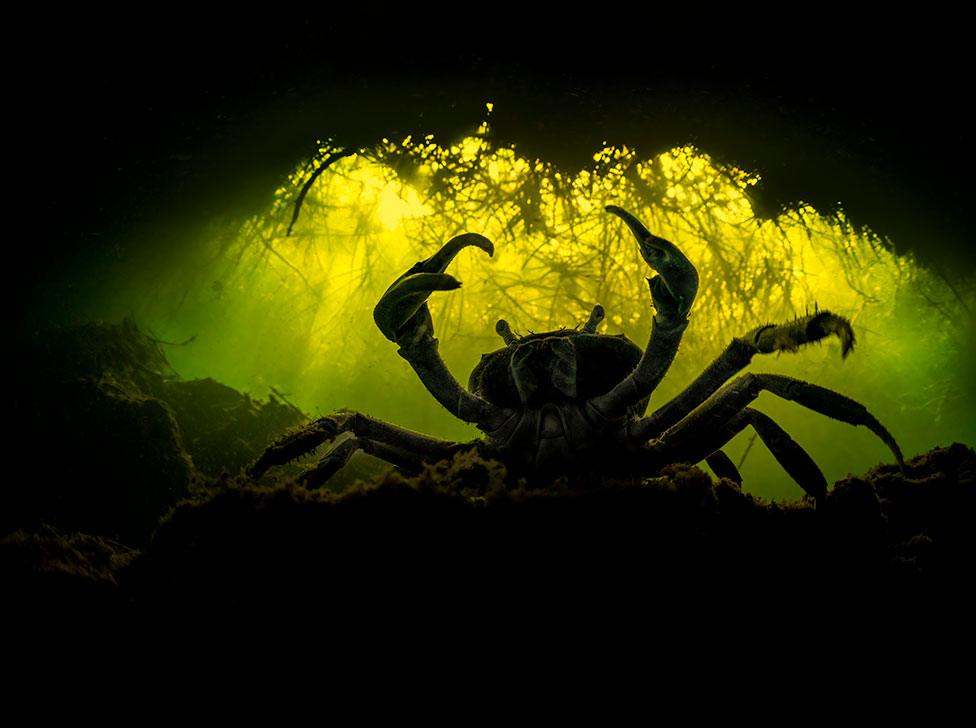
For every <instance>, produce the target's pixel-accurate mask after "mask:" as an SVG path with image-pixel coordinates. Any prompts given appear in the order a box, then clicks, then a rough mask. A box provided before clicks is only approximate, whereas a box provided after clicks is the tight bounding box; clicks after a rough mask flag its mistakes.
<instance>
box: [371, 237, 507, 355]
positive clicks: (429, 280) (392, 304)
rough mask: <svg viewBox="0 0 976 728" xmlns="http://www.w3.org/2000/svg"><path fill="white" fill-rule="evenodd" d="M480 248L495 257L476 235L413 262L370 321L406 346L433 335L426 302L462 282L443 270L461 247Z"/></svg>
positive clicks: (488, 244)
mask: <svg viewBox="0 0 976 728" xmlns="http://www.w3.org/2000/svg"><path fill="white" fill-rule="evenodd" d="M467 247H475V248H481V249H482V250H484V251H485V252H486V253H488V255H489V256H491V255H494V253H495V247H494V246H493V245H492V244H491V241H490V240H488V238H486V237H484V236H483V235H479V234H477V233H464V234H462V235H458V236H456V237H454V238H451V239H450V240H448V241H447V242H446V243H445V244H444V246H443V247H442V248H441V249H440V250H438V251H437V252H436V253H434V255H432V256H431V257H430V258H428V259H427V260H422V261H420V262H419V263H416V264H415V265H414V266H413V267H412V268H410V270H408V271H407V272H406V273H404V274H403V275H402V276H400V277H399V278H397V279H396V280H395V281H393V283H392V285H390V287H389V288H387V289H386V293H384V294H383V296H382V298H380V300H379V303H377V304H376V308H374V309H373V320H374V321H375V322H376V325H377V327H379V330H380V331H381V332H382V333H383V336H385V337H386V338H387V339H389V340H390V341H392V342H394V343H397V344H401V345H403V344H406V343H410V342H415V341H417V340H418V339H419V338H420V337H422V336H423V335H424V334H429V335H433V329H434V327H433V323H432V321H431V318H430V311H429V310H428V309H427V299H428V298H430V294H431V293H433V292H434V291H452V290H454V289H456V288H460V287H461V281H459V280H457V279H456V278H454V277H453V276H449V275H447V274H446V273H445V272H444V271H445V270H446V269H447V266H448V265H450V263H451V261H452V260H454V258H455V257H456V256H457V254H458V253H460V252H461V251H462V250H463V249H464V248H467Z"/></svg>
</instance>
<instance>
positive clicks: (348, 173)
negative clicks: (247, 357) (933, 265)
mask: <svg viewBox="0 0 976 728" xmlns="http://www.w3.org/2000/svg"><path fill="white" fill-rule="evenodd" d="M492 108H493V107H492V104H491V102H488V103H487V104H486V109H487V110H488V112H489V113H490V112H491V111H492ZM487 131H488V127H487V125H486V124H484V125H482V127H481V128H479V130H478V132H477V133H476V134H474V135H472V136H470V137H468V138H465V139H460V140H455V141H454V142H453V143H452V144H449V145H443V144H441V143H439V142H437V141H435V140H434V137H433V136H432V135H426V136H424V137H423V138H409V137H408V138H406V139H403V140H401V141H397V140H384V141H383V143H382V144H381V145H379V146H378V147H376V148H374V149H371V150H369V151H368V152H364V153H363V154H359V155H353V156H350V157H346V158H343V159H340V160H338V161H337V162H335V163H334V164H333V165H332V166H331V167H330V168H329V169H328V170H327V171H326V172H325V173H324V174H322V175H321V176H319V177H318V178H317V180H316V182H315V184H314V186H313V187H312V189H311V190H310V192H309V194H308V196H307V198H306V200H305V204H304V206H303V208H302V212H301V217H300V219H299V221H298V224H297V225H296V226H295V229H294V232H293V233H292V234H291V235H290V236H289V235H286V234H285V233H286V230H287V227H288V222H289V221H290V218H291V215H292V211H293V208H294V202H295V198H296V196H297V191H298V190H299V189H300V188H301V187H302V185H303V184H304V183H305V180H307V179H308V177H309V175H310V174H311V173H312V171H313V170H314V169H315V163H314V162H313V161H310V162H309V163H308V164H306V165H304V166H303V167H302V168H301V169H299V170H296V172H295V173H294V174H293V175H292V176H291V178H290V180H289V182H288V184H287V185H285V186H284V187H282V189H281V190H279V191H278V194H277V198H276V202H275V205H274V206H273V208H272V209H271V210H270V211H269V212H268V214H266V215H264V216H261V217H259V218H255V219H253V220H250V221H249V222H248V223H247V225H245V226H244V227H243V228H242V229H241V230H240V232H239V234H238V235H237V236H236V238H235V239H234V241H233V243H231V244H227V243H226V242H225V241H220V243H219V244H220V245H221V246H223V247H222V248H221V249H220V252H221V255H224V256H225V258H224V259H226V260H227V261H228V262H227V264H226V265H227V271H226V272H224V273H222V276H223V278H222V280H224V283H225V285H226V287H227V290H228V291H236V292H237V295H239V299H238V300H237V301H236V302H235V303H236V305H238V306H239V307H240V309H241V311H243V312H248V311H250V312H251V313H250V314H247V315H252V316H253V318H255V319H256V318H261V319H267V320H269V321H275V322H277V323H276V327H275V329H274V331H273V332H272V333H271V334H269V335H268V336H269V341H270V342H271V343H270V344H267V345H262V346H260V347H258V346H256V347H255V350H256V351H264V350H265V349H269V348H270V349H271V350H273V355H272V354H271V353H269V354H268V359H267V360H266V361H265V360H262V361H261V366H260V367H259V369H260V371H261V372H262V376H268V377H271V378H272V380H275V378H276V377H277V380H283V381H294V382H296V384H295V387H296V388H300V389H301V391H303V392H305V393H306V394H305V397H306V402H307V403H308V404H307V405H306V406H308V407H309V409H310V410H311V409H313V408H314V407H321V408H322V409H325V410H328V409H335V408H337V407H342V406H347V407H356V408H362V409H365V410H366V411H369V412H371V413H373V414H376V415H377V416H382V417H386V418H388V419H391V420H392V421H395V422H397V423H398V424H402V425H405V426H410V427H414V428H416V429H419V430H424V431H427V432H431V433H432V434H439V435H441V436H447V437H461V438H467V437H471V436H474V434H475V433H473V432H472V431H471V430H470V429H469V428H466V427H465V426H463V425H460V424H458V423H456V422H454V421H453V420H451V419H450V418H449V417H448V416H447V415H445V414H444V413H443V412H441V411H440V410H438V408H437V407H436V406H433V405H431V406H429V407H428V406H426V404H429V402H428V400H429V397H428V396H427V393H426V392H425V390H424V389H423V387H422V385H421V384H420V383H419V382H417V381H416V378H415V377H413V376H412V372H411V371H410V370H409V367H406V365H404V364H403V362H402V361H400V360H399V359H398V358H397V357H396V356H395V353H394V352H395V347H393V346H392V345H391V344H390V343H389V342H387V341H386V340H385V339H383V337H382V336H381V335H380V333H379V332H378V331H377V330H376V327H375V326H374V324H373V322H372V319H371V311H372V308H373V306H374V305H375V303H376V301H377V299H378V298H379V297H380V295H382V293H383V291H384V290H385V289H386V287H387V286H388V285H389V284H390V282H391V281H393V280H394V279H395V278H396V277H398V276H399V275H400V274H402V273H403V272H404V271H405V270H407V268H409V266H411V265H412V264H413V263H415V262H416V261H417V260H421V259H424V258H427V257H429V256H430V255H431V254H432V253H433V252H434V251H436V250H437V249H438V248H439V247H440V245H442V244H443V243H444V242H445V241H446V240H448V239H449V238H451V237H452V236H454V235H457V234H458V233H461V232H465V231H472V232H478V233H481V234H483V235H486V236H487V237H488V238H489V239H491V240H492V241H493V242H494V243H495V249H496V253H495V256H494V257H493V258H489V257H487V256H485V255H484V254H483V253H482V252H481V251H465V252H464V253H462V254H461V255H460V256H458V258H457V260H455V262H454V263H453V264H452V266H451V269H450V271H449V272H450V273H451V274H452V275H454V276H455V277H457V278H458V279H459V280H461V281H463V283H464V286H463V287H462V288H461V289H460V290H458V291H454V292H451V293H449V294H435V295H434V296H433V297H432V298H431V300H430V308H431V313H432V315H433V320H434V326H435V331H436V335H437V338H438V339H439V340H440V342H441V352H442V354H443V355H444V357H445V359H446V360H447V362H448V364H449V366H451V368H452V369H454V370H455V371H456V373H457V375H458V378H459V379H462V380H463V379H464V377H465V373H466V372H468V371H470V369H471V368H472V367H473V366H474V364H475V363H476V362H477V361H478V358H479V356H480V354H481V353H483V352H486V351H490V350H493V349H495V348H497V347H498V346H499V345H500V340H499V339H498V337H497V336H496V334H495V333H494V324H495V321H497V319H498V318H505V319H506V320H508V321H509V322H510V324H511V325H512V327H513V329H515V330H516V331H518V332H521V333H526V332H528V331H545V330H549V329H553V328H557V327H562V326H576V325H578V324H580V323H582V322H583V321H585V320H586V318H587V316H588V314H589V312H590V310H591V308H592V306H593V305H594V304H596V303H600V304H602V305H603V306H604V307H605V308H606V310H607V323H606V324H605V327H604V331H605V332H606V333H620V332H623V333H626V334H627V335H628V336H629V337H630V338H631V339H633V340H634V341H636V342H638V343H639V344H641V345H643V344H644V343H645V342H646V340H647V335H648V332H649V329H650V325H651V317H652V310H651V306H650V297H649V294H648V290H647V285H646V283H645V281H644V279H645V277H646V276H648V275H651V273H650V271H649V270H648V268H647V266H646V264H645V263H644V261H643V260H642V259H641V258H640V256H639V254H638V251H637V247H636V245H635V244H634V241H633V238H632V236H631V235H630V233H629V231H628V230H627V229H626V227H625V226H624V225H623V224H622V223H621V221H620V220H619V219H617V218H616V217H613V216H610V215H607V214H606V213H605V212H604V207H605V206H606V205H608V204H615V205H620V206H621V207H624V208H625V209H628V210H630V211H631V212H633V213H634V214H635V215H637V216H638V217H639V218H640V219H642V220H643V221H644V223H645V224H646V225H647V227H648V228H649V229H650V230H651V231H652V232H654V233H656V234H658V235H660V236H662V237H664V238H667V239H669V240H671V241H672V242H674V243H675V244H676V245H677V246H678V247H679V248H681V249H682V250H683V251H684V252H685V254H686V255H687V256H688V258H689V259H690V260H692V261H693V262H694V264H695V265H696V267H697V268H698V271H699V274H700V277H701V285H700V290H699V296H698V299H697V301H696V303H695V306H694V309H693V311H692V320H691V325H690V326H689V328H688V331H687V333H686V335H685V339H684V341H683V343H682V348H681V351H680V352H679V355H678V357H677V359H676V361H675V363H674V365H673V367H672V370H671V373H670V374H669V375H668V377H667V378H666V379H665V381H664V382H663V383H662V385H661V389H660V391H659V394H658V395H656V397H659V399H658V400H656V401H659V402H660V401H661V400H662V399H663V398H665V397H667V396H669V395H670V394H674V393H676V392H677V391H679V390H680V389H681V387H683V386H684V385H686V384H687V383H688V382H689V381H690V380H691V379H692V378H693V377H694V376H695V375H697V374H698V373H699V372H700V371H701V370H702V368H703V367H704V366H705V365H706V364H707V363H708V362H709V361H710V360H711V359H712V358H714V357H715V356H716V355H717V354H718V353H719V352H720V351H721V349H722V348H723V346H724V345H725V344H726V342H728V341H729V340H730V339H731V338H732V337H733V336H740V335H742V334H743V333H745V332H746V331H749V330H750V329H753V328H755V327H756V326H758V325H761V324H764V323H767V322H776V321H785V320H788V319H791V318H793V316H794V315H796V314H801V315H802V314H803V313H804V311H806V310H807V309H810V310H812V309H813V307H814V305H819V306H820V307H821V308H829V309H830V310H832V311H834V312H836V313H839V314H842V315H844V316H847V317H849V318H850V319H851V320H852V321H853V322H854V324H855V328H856V331H857V335H858V349H857V351H856V353H855V355H854V356H852V357H850V358H849V359H848V360H846V361H844V362H843V364H841V362H840V359H839V351H838V347H837V344H836V343H835V342H833V341H827V342H825V343H824V346H823V347H822V348H817V347H811V348H809V349H807V350H804V351H803V353H802V356H794V357H781V358H775V357H764V358H762V360H761V361H759V362H758V365H759V367H761V370H764V371H778V372H782V373H787V374H790V375H793V376H799V377H801V378H809V379H811V380H813V381H816V382H817V383H819V384H823V385H824V386H830V387H833V388H836V389H839V390H840V391H850V390H849V386H850V383H851V382H852V381H860V382H862V385H861V387H862V389H864V390H865V391H867V395H869V396H866V397H865V398H866V399H869V400H870V401H871V402H872V403H873V408H874V410H875V411H876V414H878V415H879V417H880V418H881V419H882V420H883V421H885V422H886V424H889V426H890V427H892V428H893V429H897V422H898V420H897V417H898V413H911V412H918V411H921V408H923V407H925V406H927V405H928V403H929V402H931V401H933V396H934V395H933V394H932V387H933V386H934V385H933V384H932V383H933V382H941V381H945V380H946V377H949V376H951V372H947V371H944V369H945V367H946V366H948V365H947V364H946V361H949V359H948V358H947V355H946V353H945V352H946V351H948V350H950V349H952V347H955V348H956V349H958V346H959V345H958V344H957V343H955V340H954V339H953V338H952V337H953V335H954V334H953V333H952V332H953V331H954V329H952V328H951V325H952V324H951V322H952V321H953V313H954V312H957V311H959V310H961V309H960V305H961V304H960V303H959V301H957V300H956V299H957V297H956V295H955V294H954V293H953V292H952V291H951V290H950V289H949V288H947V286H946V285H945V283H944V282H943V281H941V280H940V279H939V278H938V277H937V276H935V275H934V274H932V273H931V272H930V271H927V270H925V269H923V268H921V267H919V266H918V265H916V264H915V263H914V261H912V260H911V259H909V258H906V257H903V256H898V255H896V254H895V252H894V251H893V250H892V248H891V247H890V246H888V245H886V244H885V243H884V241H881V240H879V239H878V238H877V237H876V236H874V235H872V234H871V233H870V232H857V231H856V230H855V229H854V228H853V227H852V226H851V225H850V223H849V221H847V220H846V218H845V217H844V216H843V215H842V214H841V215H837V216H833V217H830V216H825V215H821V214H820V213H818V212H817V211H816V210H815V209H813V208H811V207H808V206H807V207H799V208H797V209H795V210H792V211H790V212H786V213H783V214H781V215H779V216H778V217H776V218H775V219H760V218H757V216H756V213H755V210H754V208H753V204H752V201H751V199H750V197H749V191H750V188H751V187H753V186H754V185H755V184H756V183H757V182H758V180H759V178H758V176H757V175H755V174H753V173H751V172H747V171H743V170H740V169H736V168H733V167H729V166H727V165H722V164H719V163H717V162H716V161H715V160H714V159H713V158H711V157H710V156H709V155H708V154H706V153H705V152H703V151H702V150H700V149H696V148H694V147H690V146H685V147H680V148H676V149H672V150H670V151H667V152H665V153H663V154H659V155H656V156H653V157H646V158H645V157H640V156H639V154H638V152H637V151H636V150H634V149H632V148H630V147H627V146H611V145H608V144H606V143H604V145H603V146H602V147H601V148H600V149H598V150H594V152H593V155H592V159H593V163H592V164H591V165H590V166H589V168H587V169H584V170H581V171H579V172H577V173H572V174H570V173H566V172H565V171H560V170H557V169H555V168H554V167H553V166H552V165H550V164H548V163H546V162H545V161H543V160H537V159H532V158H529V157H526V156H524V155H523V154H521V153H520V152H519V151H517V150H516V149H514V148H511V147H498V146H495V145H494V143H493V142H492V141H491V137H490V135H489V134H487ZM329 152H330V147H329V146H328V145H322V149H321V152H320V158H324V157H325V156H326V155H328V153H329ZM228 251H230V252H231V253H232V254H229V255H228V254H227V252H228ZM215 257H217V256H215ZM211 280H212V279H209V280H208V285H209V283H210V281H211ZM208 290H209V289H208ZM226 295H228V296H230V295H231V294H229V293H228V294H226ZM933 301H934V302H935V304H937V305H932V303H931V302H933ZM228 305H229V304H228ZM966 305H969V306H970V307H971V308H972V307H976V301H968V303H967V304H966ZM240 315H241V316H244V315H245V313H241V314H240ZM961 318H963V319H964V318H965V317H964V316H963V317H961ZM282 322H285V323H282ZM910 322H911V323H910ZM282 348H287V349H288V350H289V351H291V352H292V353H291V354H290V355H289V357H288V359H287V362H288V363H287V367H286V365H285V364H283V363H281V364H279V360H280V359H281V357H280V356H278V353H279V350H281V349H282ZM912 352H914V355H913V356H908V354H911V353H912ZM378 370H382V371H383V372H384V377H385V378H386V379H388V380H389V381H390V382H391V383H390V384H387V385H384V387H382V388H381V389H378V388H377V387H376V386H375V385H373V384H371V382H372V381H373V379H372V378H371V377H373V375H374V374H375V372H376V371H378ZM276 372H277V374H276ZM878 372H883V373H884V377H882V378H881V379H879V375H878ZM208 374H209V372H208ZM874 382H882V383H881V384H875V383H874ZM354 383H359V384H357V385H356V386H358V387H359V388H358V389H356V392H357V394H356V400H355V401H353V400H351V399H348V398H347V397H348V396H349V395H348V391H349V387H352V386H353V384H354ZM371 398H372V399H371ZM777 407H779V405H778V404H775V403H774V404H773V405H771V408H772V410H776V408H777ZM772 410H771V413H772ZM792 412H793V411H792V410H790V409H789V408H787V409H786V411H785V412H784V413H781V414H778V415H777V417H778V418H779V417H780V416H782V417H783V418H784V420H783V424H784V426H786V425H788V424H789V421H790V418H791V417H793V418H796V421H801V420H802V422H801V425H800V431H801V432H802V431H804V430H805V429H806V428H807V427H809V426H813V427H820V426H821V425H820V424H816V423H817V422H819V420H816V419H815V420H814V425H808V424H807V419H809V418H807V416H806V415H798V414H795V413H794V414H791V413H792ZM886 417H887V419H886ZM890 423H894V424H890ZM823 426H824V427H826V426H827V425H823ZM787 429H788V430H789V431H790V432H791V433H792V432H793V431H794V430H792V429H790V427H787ZM833 442H834V446H836V447H841V445H838V444H837V443H836V441H833ZM852 442H865V441H862V440H856V439H854V440H852ZM843 446H844V447H846V445H843ZM852 447H854V446H852ZM867 452H868V453H869V455H865V457H868V456H870V457H873V458H875V460H874V461H877V459H880V458H881V457H882V456H883V453H882V452H877V453H874V454H873V455H870V451H867ZM868 464H870V463H868ZM845 467H847V466H846V465H845ZM840 475H843V473H840Z"/></svg>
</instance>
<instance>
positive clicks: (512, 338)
mask: <svg viewBox="0 0 976 728" xmlns="http://www.w3.org/2000/svg"><path fill="white" fill-rule="evenodd" d="M495 333H497V334H498V335H499V336H501V337H502V341H504V342H505V346H511V345H512V344H514V343H516V342H517V341H518V339H519V337H518V336H516V335H515V334H514V333H513V332H512V327H511V326H509V325H508V321H506V320H505V319H498V323H497V324H495Z"/></svg>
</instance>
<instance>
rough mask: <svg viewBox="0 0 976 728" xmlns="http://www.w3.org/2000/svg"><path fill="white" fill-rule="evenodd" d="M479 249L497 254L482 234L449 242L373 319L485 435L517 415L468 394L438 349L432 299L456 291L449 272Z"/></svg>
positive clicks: (454, 410)
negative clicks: (459, 259)
mask: <svg viewBox="0 0 976 728" xmlns="http://www.w3.org/2000/svg"><path fill="white" fill-rule="evenodd" d="M469 246H473V247H476V248H480V249H481V250H484V251H485V252H486V253H488V255H492V254H493V253H494V250H495V249H494V246H492V244H491V242H490V241H489V240H488V239H487V238H485V237H484V236H482V235H478V234H477V233H465V234H463V235H458V236H457V237H454V238H452V239H451V240H449V241H448V242H447V243H446V244H445V245H444V246H443V247H442V248H441V249H440V250H439V251H437V252H436V253H435V254H434V255H433V256H431V257H430V258H428V259H427V260H422V261H420V262H419V263H417V264H415V265H414V266H413V267H412V268H410V270H408V271H407V272H406V273H404V274H403V275H402V276H400V277H399V278H397V279H396V280H395V281H394V282H393V284H392V285H391V286H390V287H389V288H388V289H387V290H386V293H384V294H383V297H382V298H380V300H379V303H377V304H376V308H375V309H374V310H373V320H374V321H375V322H376V325H377V327H379V330H380V331H381V332H382V333H383V335H384V336H385V337H386V338H388V339H389V340H390V341H392V342H394V343H396V344H398V345H399V346H400V349H399V351H398V353H399V354H400V356H402V357H403V358H404V359H405V360H406V361H407V363H408V364H410V366H411V367H413V370H414V371H415V372H416V373H417V376H418V377H420V381H421V382H423V384H424V386H425V387H426V388H427V391H428V392H430V393H431V394H432V395H433V396H434V398H435V399H436V400H437V401H438V402H440V403H441V405H443V406H444V407H445V408H446V409H447V410H448V411H449V412H450V413H451V414H453V415H454V416H455V417H457V418H459V419H461V420H464V421H465V422H473V423H474V424H476V425H477V426H478V427H479V428H480V429H481V430H484V431H485V432H489V433H490V432H494V431H497V430H498V429H499V428H500V427H501V426H502V425H503V424H504V423H505V422H506V421H508V420H509V419H511V417H512V414H513V413H512V412H510V411H509V410H506V409H503V408H500V407H496V406H495V405H493V404H491V403H489V402H487V401H486V400H484V399H482V398H481V397H478V396H476V395H474V394H472V393H471V392H468V391H467V390H466V389H465V388H464V387H462V386H461V385H460V384H459V383H458V381H457V380H456V379H455V378H454V375H452V374H451V372H450V370H448V368H447V365H446V364H445V363H444V360H443V359H441V356H440V354H439V353H438V351H437V339H435V338H434V323H433V321H432V320H431V317H430V310H429V309H428V308H427V299H428V298H430V294H431V293H433V292H434V291H450V290H453V289H456V288H459V287H460V286H461V282H460V281H458V280H457V279H455V278H453V277H452V276H449V275H447V274H446V273H444V271H445V270H446V268H447V266H448V265H449V264H450V262H451V261H452V260H454V258H455V256H457V254H458V253H459V252H460V251H461V250H463V249H464V248H466V247H469Z"/></svg>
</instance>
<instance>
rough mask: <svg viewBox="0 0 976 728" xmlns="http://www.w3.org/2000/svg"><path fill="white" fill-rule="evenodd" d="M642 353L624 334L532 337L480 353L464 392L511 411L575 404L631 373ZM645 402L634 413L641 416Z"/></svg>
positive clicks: (565, 333)
mask: <svg viewBox="0 0 976 728" xmlns="http://www.w3.org/2000/svg"><path fill="white" fill-rule="evenodd" d="M642 354H643V352H642V350H641V348H640V347H639V346H637V344H635V343H634V342H633V341H631V340H630V339H628V338H627V337H626V336H625V335H624V334H615V335H608V334H596V333H589V332H586V331H580V330H577V329H561V330H558V331H549V332H545V333H540V334H530V335H528V336H523V337H521V338H518V339H515V340H513V341H512V342H511V343H510V344H509V345H508V346H506V347H505V348H503V349H498V350H497V351H493V352H491V353H489V354H482V356H481V361H480V362H479V363H478V364H477V366H475V368H474V370H473V371H472V372H471V377H470V379H469V381H468V388H469V390H470V391H472V392H474V393H475V394H477V395H479V396H481V397H483V398H484V399H486V400H488V401H489V402H491V403H492V404H493V405H496V406H498V407H505V408H508V409H512V410H526V409H537V408H542V407H544V406H545V405H547V404H568V403H576V404H578V405H582V404H583V403H585V402H586V401H587V400H588V399H590V398H592V397H595V396H598V395H601V394H605V393H606V392H608V391H610V390H611V389H613V387H614V386H616V385H617V384H618V383H619V382H620V381H621V380H622V379H624V377H626V376H627V375H628V374H629V373H630V372H632V371H633V370H634V367H636V366H637V363H638V362H639V361H640V358H641V355H642ZM646 407H647V400H646V399H645V400H642V401H641V402H639V403H638V404H637V405H635V406H634V408H633V410H634V411H635V412H636V411H637V410H639V411H641V412H642V411H643V410H644V409H645V408H646Z"/></svg>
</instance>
